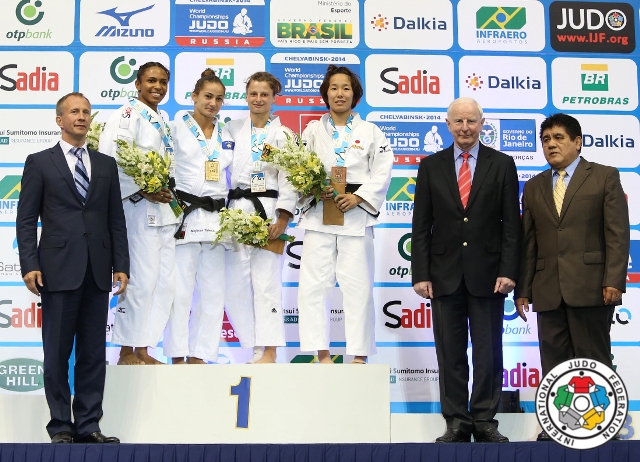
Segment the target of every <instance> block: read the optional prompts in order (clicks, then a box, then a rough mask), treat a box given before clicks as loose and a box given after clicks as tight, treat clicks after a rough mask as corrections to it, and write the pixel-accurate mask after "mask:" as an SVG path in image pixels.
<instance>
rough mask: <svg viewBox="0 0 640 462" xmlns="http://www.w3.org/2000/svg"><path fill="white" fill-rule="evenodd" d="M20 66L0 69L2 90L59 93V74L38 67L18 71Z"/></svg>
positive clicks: (12, 65)
mask: <svg viewBox="0 0 640 462" xmlns="http://www.w3.org/2000/svg"><path fill="white" fill-rule="evenodd" d="M17 69H18V65H17V64H14V63H11V64H5V65H4V66H2V67H0V80H4V81H5V82H6V83H1V82H0V90H4V91H58V85H59V82H60V77H59V75H58V73H57V72H52V71H49V70H47V67H46V66H42V67H40V66H36V67H35V68H34V67H31V68H28V69H24V68H21V70H17Z"/></svg>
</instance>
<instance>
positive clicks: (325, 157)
mask: <svg viewBox="0 0 640 462" xmlns="http://www.w3.org/2000/svg"><path fill="white" fill-rule="evenodd" d="M328 120H329V114H325V115H323V116H322V118H321V119H320V120H319V121H318V120H314V121H312V122H309V124H308V125H307V128H306V129H305V130H304V132H302V140H303V141H304V142H305V143H306V145H307V147H308V148H309V149H310V150H312V151H315V152H316V154H318V156H319V157H320V160H321V161H322V163H323V164H324V166H325V169H326V171H327V174H330V173H331V167H333V166H335V165H336V164H337V156H336V154H335V151H334V148H333V146H334V141H333V137H332V134H333V132H329V131H327V126H329V127H330V125H329V122H328ZM344 166H345V167H346V168H347V184H360V185H362V186H360V188H359V189H358V191H357V192H356V193H355V194H357V195H358V196H360V197H361V198H362V199H364V201H365V202H362V203H361V204H360V206H358V207H356V208H354V209H351V210H349V211H348V212H347V213H345V215H344V226H336V225H324V224H322V215H323V207H324V205H323V203H322V202H323V201H320V202H319V203H318V204H316V205H315V206H313V207H311V208H310V209H308V210H307V211H306V212H305V213H304V214H303V216H302V217H301V218H300V223H299V227H300V228H301V229H308V230H312V231H318V232H323V233H332V234H338V235H341V236H364V235H365V229H366V228H367V226H373V225H375V224H377V223H378V220H377V218H375V217H374V216H373V215H375V214H377V213H378V210H380V207H382V203H383V202H384V200H385V198H386V194H387V189H388V188H389V183H390V181H391V168H392V167H393V151H392V150H391V147H390V146H389V140H388V139H387V138H386V136H385V135H384V133H383V132H382V131H381V130H380V129H379V128H378V127H377V126H376V125H374V124H372V123H371V122H367V121H364V120H362V119H361V118H360V115H358V114H357V113H355V112H354V113H353V121H352V132H351V137H350V138H349V147H348V148H347V149H346V151H345V163H344ZM312 199H313V197H312V196H309V197H305V198H302V200H301V203H300V204H301V206H302V208H303V210H304V208H305V206H307V207H308V204H309V203H310V202H311V200H312ZM365 210H366V211H365ZM367 211H368V212H369V213H367ZM371 214H373V215H371Z"/></svg>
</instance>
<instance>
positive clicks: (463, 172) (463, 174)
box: [458, 152, 471, 209]
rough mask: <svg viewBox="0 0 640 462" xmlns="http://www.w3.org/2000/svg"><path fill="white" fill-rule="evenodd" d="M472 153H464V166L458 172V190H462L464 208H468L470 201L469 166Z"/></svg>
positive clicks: (461, 198)
mask: <svg viewBox="0 0 640 462" xmlns="http://www.w3.org/2000/svg"><path fill="white" fill-rule="evenodd" d="M470 156H471V154H469V153H468V152H463V153H462V166H461V167H460V172H458V190H459V191H460V200H461V201H462V208H465V209H466V208H467V203H468V202H469V193H470V192H471V168H469V157H470Z"/></svg>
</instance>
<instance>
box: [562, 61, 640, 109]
mask: <svg viewBox="0 0 640 462" xmlns="http://www.w3.org/2000/svg"><path fill="white" fill-rule="evenodd" d="M632 73H637V66H636V63H635V62H634V61H633V60H630V59H616V60H613V59H599V60H595V59H588V58H584V59H579V58H556V59H554V60H553V62H552V63H551V75H552V78H553V83H554V85H553V104H554V106H556V107H557V108H559V109H589V110H603V111H607V110H608V111H632V110H634V109H636V107H637V106H638V82H637V79H629V78H628V76H629V75H635V74H632Z"/></svg>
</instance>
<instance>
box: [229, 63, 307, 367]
mask: <svg viewBox="0 0 640 462" xmlns="http://www.w3.org/2000/svg"><path fill="white" fill-rule="evenodd" d="M281 90H282V86H281V84H280V82H279V81H278V79H277V78H275V77H274V76H273V75H271V74H269V73H268V72H257V73H255V74H253V75H252V76H251V77H249V79H247V104H248V105H249V112H250V116H249V117H248V118H246V119H241V120H232V121H231V122H229V124H228V125H227V127H228V128H229V132H230V133H231V136H232V138H233V140H234V141H235V150H234V154H233V168H232V174H231V191H230V192H229V200H230V202H229V208H236V209H242V210H244V211H246V212H253V211H258V212H260V214H261V215H262V216H263V218H265V219H266V218H270V219H272V220H273V221H272V224H271V225H270V226H269V239H276V238H277V237H278V236H279V235H280V234H283V233H284V231H285V229H286V228H287V225H288V223H289V220H290V219H291V218H293V214H294V213H295V205H296V201H297V193H296V192H295V190H294V189H293V186H291V184H290V183H289V182H288V181H287V179H286V173H285V172H283V171H279V170H278V169H276V168H275V167H274V166H273V165H271V164H268V163H265V162H261V161H260V156H261V154H262V148H263V146H264V144H265V143H267V144H270V145H272V146H277V147H282V146H284V143H285V141H286V139H287V138H286V137H287V135H286V134H287V133H288V134H289V136H295V135H294V134H293V132H292V131H291V130H289V129H288V128H286V127H284V126H283V125H281V124H280V119H279V118H278V117H272V116H271V105H272V104H273V102H274V101H275V96H276V95H277V94H278V93H279V92H280V91H281ZM227 280H228V284H227V286H228V291H227V294H226V304H227V308H228V310H229V313H230V315H231V317H232V323H233V325H234V328H235V329H236V331H237V332H238V335H239V337H240V335H243V334H241V333H244V332H250V331H251V330H252V329H253V325H254V322H255V346H256V348H255V349H254V350H255V354H254V358H253V359H252V361H251V362H260V363H273V362H275V360H276V347H278V346H284V345H286V343H285V337H284V320H283V316H282V256H281V255H278V254H276V253H273V252H270V251H268V250H263V249H259V248H256V247H250V246H242V249H241V250H240V251H238V252H229V254H228V255H227ZM241 282H245V283H249V287H247V286H245V285H244V284H242V283H241ZM241 313H242V315H240V314H241ZM262 347H265V348H264V352H263V351H262Z"/></svg>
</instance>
